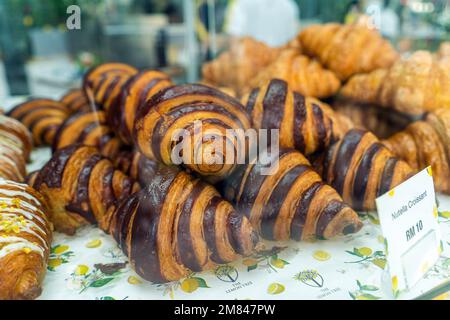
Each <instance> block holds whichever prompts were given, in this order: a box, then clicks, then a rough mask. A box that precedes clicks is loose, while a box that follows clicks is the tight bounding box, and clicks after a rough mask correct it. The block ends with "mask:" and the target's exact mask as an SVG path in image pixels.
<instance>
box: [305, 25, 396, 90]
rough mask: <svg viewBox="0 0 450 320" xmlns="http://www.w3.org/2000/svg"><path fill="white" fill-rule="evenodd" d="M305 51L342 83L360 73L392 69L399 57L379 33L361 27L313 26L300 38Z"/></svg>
mask: <svg viewBox="0 0 450 320" xmlns="http://www.w3.org/2000/svg"><path fill="white" fill-rule="evenodd" d="M299 38H300V43H301V47H302V51H303V52H304V53H305V54H307V55H309V56H311V57H315V58H317V59H318V60H319V61H320V62H321V64H322V65H323V66H324V67H325V68H327V69H329V70H331V71H333V72H334V73H336V75H337V76H338V77H339V79H341V80H342V81H345V80H347V79H348V78H350V77H351V76H353V75H355V74H357V73H366V72H371V71H373V70H376V69H379V68H388V67H390V66H391V65H392V64H393V63H394V62H395V61H396V60H397V59H398V57H399V55H398V53H397V52H396V51H395V49H394V48H393V47H392V45H391V44H390V43H389V42H388V41H387V40H385V39H383V38H382V36H381V35H380V34H379V33H378V31H377V30H376V29H371V28H368V27H367V26H363V25H361V24H347V25H343V24H337V23H327V24H321V25H312V26H309V27H307V28H306V29H304V30H303V31H302V32H301V33H300V34H299Z"/></svg>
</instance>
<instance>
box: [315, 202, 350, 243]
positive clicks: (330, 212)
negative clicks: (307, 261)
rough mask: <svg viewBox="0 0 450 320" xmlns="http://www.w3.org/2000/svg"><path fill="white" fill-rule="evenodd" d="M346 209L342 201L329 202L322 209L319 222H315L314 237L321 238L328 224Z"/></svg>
mask: <svg viewBox="0 0 450 320" xmlns="http://www.w3.org/2000/svg"><path fill="white" fill-rule="evenodd" d="M347 207H348V206H347V205H346V204H345V203H343V202H342V201H338V200H331V201H330V202H329V203H328V204H327V206H326V207H325V208H324V209H323V211H322V213H321V215H320V217H319V220H318V221H317V225H316V235H317V236H318V237H321V238H323V233H324V232H325V229H326V228H327V226H328V225H329V224H330V222H331V221H332V220H333V219H334V217H336V215H337V214H338V213H339V212H341V211H342V210H343V209H345V208H347Z"/></svg>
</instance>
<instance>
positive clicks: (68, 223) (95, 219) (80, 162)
mask: <svg viewBox="0 0 450 320" xmlns="http://www.w3.org/2000/svg"><path fill="white" fill-rule="evenodd" d="M31 181H32V182H33V187H34V188H35V189H36V190H38V191H39V192H40V193H41V194H42V195H43V196H44V198H45V199H46V200H47V202H48V205H49V208H50V213H51V221H52V222H53V224H54V226H55V229H56V230H57V231H60V232H64V233H66V234H70V235H72V234H74V233H75V231H76V229H77V228H78V227H80V226H83V225H86V224H93V223H98V225H99V227H100V228H101V229H102V230H105V231H107V230H108V228H109V223H110V219H111V215H112V213H113V212H114V209H115V206H116V204H117V202H118V201H120V200H121V199H124V198H126V197H128V196H129V195H130V194H131V193H133V192H135V191H137V190H138V189H139V186H138V185H137V184H136V183H134V182H133V181H132V180H131V179H130V178H128V177H127V176H125V175H124V174H123V173H122V172H120V171H118V170H115V169H114V166H113V164H112V163H111V161H110V160H108V159H106V158H103V157H102V156H101V154H100V153H99V152H98V150H97V148H95V147H92V146H83V145H77V144H74V145H70V146H68V147H65V148H63V149H60V150H58V151H57V152H55V153H54V154H53V156H52V158H51V159H50V160H49V161H48V162H47V164H46V165H45V166H44V167H43V168H42V169H41V170H40V171H39V173H38V174H37V176H36V177H34V178H32V179H31Z"/></svg>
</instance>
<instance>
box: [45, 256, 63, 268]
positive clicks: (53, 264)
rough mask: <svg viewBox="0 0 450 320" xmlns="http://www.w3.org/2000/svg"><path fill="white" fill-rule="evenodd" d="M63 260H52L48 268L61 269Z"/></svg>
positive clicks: (49, 261)
mask: <svg viewBox="0 0 450 320" xmlns="http://www.w3.org/2000/svg"><path fill="white" fill-rule="evenodd" d="M62 262H63V261H62V259H60V258H56V259H50V260H48V266H49V267H50V268H53V269H54V268H57V267H59V266H60V265H61V264H62Z"/></svg>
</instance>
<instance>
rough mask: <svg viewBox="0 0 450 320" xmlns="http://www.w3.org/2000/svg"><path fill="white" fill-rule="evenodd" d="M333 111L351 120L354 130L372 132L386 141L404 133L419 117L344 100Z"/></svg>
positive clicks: (337, 102)
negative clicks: (396, 134)
mask: <svg viewBox="0 0 450 320" xmlns="http://www.w3.org/2000/svg"><path fill="white" fill-rule="evenodd" d="M333 109H334V110H335V111H336V112H337V114H339V115H340V116H342V115H343V116H346V117H347V118H348V119H350V120H351V122H352V124H353V128H359V129H365V130H367V131H370V132H372V133H373V134H375V136H377V137H378V138H380V139H386V138H388V137H390V136H392V135H393V134H395V133H398V132H400V131H402V130H403V129H405V128H406V127H407V126H408V125H409V124H410V123H411V122H414V121H415V120H417V117H411V116H409V115H406V114H404V113H400V112H398V111H396V110H391V109H386V108H380V107H379V106H377V105H373V104H361V103H357V102H353V101H348V100H344V99H337V100H335V101H334V102H333ZM341 127H342V126H341Z"/></svg>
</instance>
